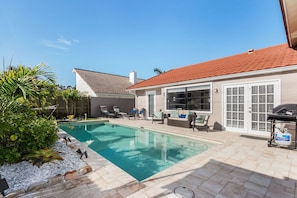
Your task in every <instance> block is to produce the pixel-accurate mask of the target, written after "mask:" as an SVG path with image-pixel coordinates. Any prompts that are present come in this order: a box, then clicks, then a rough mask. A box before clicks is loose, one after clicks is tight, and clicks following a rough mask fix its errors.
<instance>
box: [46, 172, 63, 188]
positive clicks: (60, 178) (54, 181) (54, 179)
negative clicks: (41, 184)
mask: <svg viewBox="0 0 297 198" xmlns="http://www.w3.org/2000/svg"><path fill="white" fill-rule="evenodd" d="M63 181H64V177H63V176H62V175H60V174H59V175H56V176H54V177H51V178H49V179H48V182H47V183H48V185H49V186H52V185H55V184H58V183H61V182H63Z"/></svg>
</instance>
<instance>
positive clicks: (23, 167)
mask: <svg viewBox="0 0 297 198" xmlns="http://www.w3.org/2000/svg"><path fill="white" fill-rule="evenodd" d="M53 148H54V150H56V151H58V152H60V156H61V157H62V158H63V160H55V161H54V162H50V163H46V164H43V165H42V166H40V167H38V166H33V165H32V164H31V163H29V162H28V161H22V162H20V163H17V164H5V165H2V166H0V175H1V176H2V177H4V178H5V179H6V180H7V183H8V186H9V189H7V190H5V191H4V193H5V195H8V194H10V193H12V192H19V191H26V190H27V189H28V188H29V187H30V186H32V185H33V186H34V185H37V186H38V185H39V184H40V183H42V182H48V179H49V178H53V177H54V176H56V175H61V176H62V175H65V173H67V172H69V171H73V170H79V169H80V168H83V167H85V166H86V165H87V164H86V162H84V161H83V160H81V159H79V157H80V156H78V155H77V153H76V152H75V151H74V150H71V148H69V147H68V146H67V145H66V144H65V143H63V142H62V140H61V139H60V140H59V141H57V142H56V143H55V144H54V146H53ZM75 172H76V171H75ZM76 174H77V175H78V173H76ZM58 181H59V177H57V178H54V179H52V180H50V181H49V183H55V182H58ZM9 196H12V195H9Z"/></svg>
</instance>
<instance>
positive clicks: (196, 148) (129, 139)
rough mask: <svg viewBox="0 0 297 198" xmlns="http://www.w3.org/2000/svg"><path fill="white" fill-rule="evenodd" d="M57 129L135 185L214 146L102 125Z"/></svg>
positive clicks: (134, 129) (68, 126)
mask: <svg viewBox="0 0 297 198" xmlns="http://www.w3.org/2000/svg"><path fill="white" fill-rule="evenodd" d="M59 127H60V128H61V129H62V130H64V131H65V132H67V133H68V134H69V135H71V136H73V137H75V138H76V139H77V140H79V141H80V142H82V143H84V144H87V145H88V147H90V148H91V149H93V150H94V151H95V152H97V153H98V154H100V155H101V156H103V157H105V158H106V159H107V160H109V161H111V162H112V163H114V164H115V165H117V166H118V167H120V168H121V169H123V170H124V171H126V172H127V173H129V174H130V175H131V176H133V177H134V178H136V179H137V180H138V181H141V180H144V179H146V178H148V177H150V176H152V175H154V174H156V173H158V172H160V171H162V170H164V169H166V168H169V167H170V166H173V165H174V164H176V163H178V162H180V161H182V160H185V159H188V158H190V157H193V156H195V155H197V154H199V153H201V152H203V151H205V150H207V149H209V148H210V147H212V146H214V145H215V144H214V143H210V142H203V141H197V140H192V139H189V138H183V137H179V136H173V135H168V134H164V133H158V132H154V131H149V130H145V129H140V128H131V127H125V126H121V125H114V124H109V123H102V122H101V123H98V122H95V123H94V122H89V123H65V124H61V125H59Z"/></svg>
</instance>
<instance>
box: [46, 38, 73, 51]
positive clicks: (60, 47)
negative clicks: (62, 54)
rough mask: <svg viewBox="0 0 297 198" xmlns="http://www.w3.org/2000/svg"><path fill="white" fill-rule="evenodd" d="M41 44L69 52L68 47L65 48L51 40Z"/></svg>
mask: <svg viewBox="0 0 297 198" xmlns="http://www.w3.org/2000/svg"><path fill="white" fill-rule="evenodd" d="M41 44H42V45H44V46H46V47H50V48H55V49H60V50H67V49H68V48H67V47H63V46H61V45H59V44H57V43H55V42H53V41H49V40H43V41H41Z"/></svg>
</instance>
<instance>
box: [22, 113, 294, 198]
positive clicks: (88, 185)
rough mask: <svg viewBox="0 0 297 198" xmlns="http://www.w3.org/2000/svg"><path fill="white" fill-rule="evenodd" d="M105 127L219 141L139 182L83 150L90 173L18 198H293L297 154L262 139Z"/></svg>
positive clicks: (140, 122)
mask: <svg viewBox="0 0 297 198" xmlns="http://www.w3.org/2000/svg"><path fill="white" fill-rule="evenodd" d="M110 122H111V123H116V124H124V125H130V126H134V127H143V128H145V129H153V130H157V131H160V132H166V133H173V134H178V135H182V136H187V137H192V138H201V139H207V140H212V141H217V142H220V143H221V144H219V145H218V146H215V147H213V148H211V149H210V150H208V151H206V152H203V153H202V154H200V155H197V156H195V157H193V158H191V159H188V160H185V161H183V162H181V163H179V164H177V165H175V166H173V167H171V168H169V169H167V170H164V171H162V172H160V173H158V174H156V175H154V176H152V177H150V178H148V179H146V180H144V181H142V182H137V181H136V180H135V179H134V178H133V177H131V176H130V175H129V174H127V173H125V172H124V171H122V170H121V169H119V168H118V167H116V166H115V165H113V164H112V163H110V162H109V161H107V160H105V159H104V158H103V157H101V156H99V155H98V154H96V153H94V152H93V151H91V150H90V149H88V148H85V147H84V146H83V145H79V142H77V141H74V142H73V144H75V146H77V147H78V146H79V147H80V148H82V149H84V150H87V151H88V154H89V158H87V159H85V161H86V162H87V163H88V164H89V165H90V166H91V167H92V168H93V171H92V172H90V173H88V174H86V175H83V176H79V177H77V178H75V179H73V180H69V181H65V182H63V183H60V184H56V185H53V186H50V187H47V188H44V189H39V190H36V191H31V192H30V193H27V194H25V195H22V196H21V197H64V198H68V197H69V198H70V197H112V198H114V197H116V198H121V197H130V198H148V197H156V198H157V197H158V198H160V197H168V198H176V197H177V196H176V195H175V194H174V192H173V191H174V189H175V188H177V187H180V186H182V187H187V188H189V189H191V190H192V191H193V192H194V193H195V197H196V198H197V197H203V198H205V197H220V198H224V197H226V198H230V197H267V198H268V197H277V198H279V197H286V198H294V197H297V190H296V189H297V168H296V167H297V151H296V150H289V149H284V148H276V147H267V138H263V137H256V136H248V135H244V134H240V133H234V132H226V131H224V132H223V131H219V132H214V131H211V130H210V132H209V133H207V132H205V131H199V132H198V131H197V130H195V132H193V131H192V129H187V128H180V127H174V126H168V125H166V124H157V123H154V124H152V123H151V122H150V121H146V120H128V119H110Z"/></svg>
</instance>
